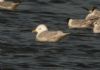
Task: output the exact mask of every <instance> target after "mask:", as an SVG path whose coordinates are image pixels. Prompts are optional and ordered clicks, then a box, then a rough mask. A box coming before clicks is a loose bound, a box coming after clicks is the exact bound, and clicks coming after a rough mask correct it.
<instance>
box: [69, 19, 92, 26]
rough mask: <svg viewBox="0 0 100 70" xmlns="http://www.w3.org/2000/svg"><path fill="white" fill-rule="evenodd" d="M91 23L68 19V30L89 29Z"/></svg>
mask: <svg viewBox="0 0 100 70" xmlns="http://www.w3.org/2000/svg"><path fill="white" fill-rule="evenodd" d="M92 23H93V21H90V20H84V19H69V22H68V27H69V28H91V27H92Z"/></svg>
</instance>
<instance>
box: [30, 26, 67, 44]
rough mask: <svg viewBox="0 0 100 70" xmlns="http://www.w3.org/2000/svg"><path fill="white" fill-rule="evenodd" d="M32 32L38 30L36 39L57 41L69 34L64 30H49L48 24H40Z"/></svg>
mask: <svg viewBox="0 0 100 70" xmlns="http://www.w3.org/2000/svg"><path fill="white" fill-rule="evenodd" d="M32 32H37V35H36V40H37V41H40V42H56V41H58V40H60V39H61V38H62V37H64V36H65V35H67V34H69V33H64V32H62V31H48V28H47V26H46V25H44V24H40V25H38V26H37V27H36V29H35V30H32Z"/></svg>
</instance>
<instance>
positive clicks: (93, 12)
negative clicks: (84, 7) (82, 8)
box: [85, 9, 100, 20]
mask: <svg viewBox="0 0 100 70" xmlns="http://www.w3.org/2000/svg"><path fill="white" fill-rule="evenodd" d="M96 18H100V10H98V9H94V10H90V12H89V14H88V15H87V16H86V18H85V19H87V20H91V19H92V20H93V19H96Z"/></svg>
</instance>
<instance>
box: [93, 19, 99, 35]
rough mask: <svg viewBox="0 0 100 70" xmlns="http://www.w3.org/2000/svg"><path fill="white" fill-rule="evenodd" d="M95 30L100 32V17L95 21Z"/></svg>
mask: <svg viewBox="0 0 100 70" xmlns="http://www.w3.org/2000/svg"><path fill="white" fill-rule="evenodd" d="M93 32H94V33H100V19H98V20H97V21H96V22H94V27H93Z"/></svg>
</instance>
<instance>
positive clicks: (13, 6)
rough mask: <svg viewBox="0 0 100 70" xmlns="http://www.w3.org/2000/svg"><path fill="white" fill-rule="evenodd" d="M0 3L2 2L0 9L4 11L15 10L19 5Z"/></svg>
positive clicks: (7, 2) (6, 2)
mask: <svg viewBox="0 0 100 70" xmlns="http://www.w3.org/2000/svg"><path fill="white" fill-rule="evenodd" d="M1 1H2V2H0V9H5V10H15V9H16V7H17V6H18V5H19V4H20V2H19V3H14V2H11V1H3V0H1Z"/></svg>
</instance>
